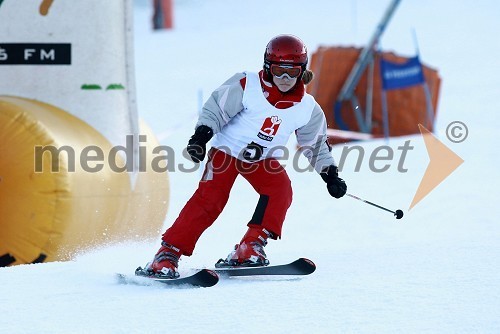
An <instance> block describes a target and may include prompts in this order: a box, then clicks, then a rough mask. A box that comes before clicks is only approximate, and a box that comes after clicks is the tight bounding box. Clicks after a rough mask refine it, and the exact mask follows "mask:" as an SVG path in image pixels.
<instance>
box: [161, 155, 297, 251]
mask: <svg viewBox="0 0 500 334" xmlns="http://www.w3.org/2000/svg"><path fill="white" fill-rule="evenodd" d="M238 174H241V175H242V176H243V177H244V178H245V179H246V180H247V181H248V182H249V183H250V184H251V185H252V186H253V188H254V189H255V190H256V191H257V193H259V194H260V199H259V202H258V203H257V207H256V209H255V212H254V214H253V216H252V218H251V219H250V221H249V222H248V226H249V227H252V226H259V227H262V228H265V229H266V230H268V231H269V232H271V233H272V234H273V237H274V238H275V239H276V238H278V237H280V236H281V227H282V226H283V221H284V220H285V215H286V212H287V210H288V208H289V207H290V204H291V203H292V187H291V183H290V179H289V178H288V175H287V173H286V171H285V169H284V168H283V167H282V166H281V164H280V163H279V162H278V161H277V160H276V159H265V160H261V161H258V162H255V163H247V162H243V161H241V160H238V159H236V158H234V157H231V156H230V155H228V154H226V153H224V152H222V151H220V150H217V149H214V148H212V149H211V150H210V152H209V154H208V162H207V166H206V168H205V172H204V175H203V178H202V180H201V181H200V183H199V185H198V189H197V190H196V192H195V193H194V194H193V196H192V197H191V199H189V201H188V202H187V203H186V205H185V206H184V208H183V209H182V211H181V213H180V214H179V217H178V218H177V219H176V220H175V222H174V224H173V225H172V226H171V227H170V228H169V229H168V230H167V231H166V232H165V233H164V234H163V238H162V239H163V241H165V242H167V243H169V244H171V245H173V246H175V247H178V248H179V249H180V250H181V251H182V254H183V255H188V256H189V255H191V254H193V250H194V247H195V245H196V242H197V241H198V238H199V237H200V236H201V234H202V233H203V232H204V231H205V230H206V229H207V228H208V227H210V226H211V225H212V224H213V222H214V221H215V220H216V219H217V217H218V216H219V214H220V213H221V212H222V210H223V209H224V206H225V205H226V203H227V200H228V198H229V192H230V191H231V188H232V186H233V184H234V181H235V180H236V177H237V176H238Z"/></svg>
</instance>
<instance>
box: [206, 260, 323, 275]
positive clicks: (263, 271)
mask: <svg viewBox="0 0 500 334" xmlns="http://www.w3.org/2000/svg"><path fill="white" fill-rule="evenodd" d="M315 270H316V265H315V264H314V262H312V261H311V260H309V259H306V258H300V259H298V260H295V261H293V262H291V263H288V264H281V265H273V266H259V267H244V266H237V267H235V266H229V265H227V263H226V262H225V261H224V260H222V259H221V260H219V261H218V262H217V263H216V264H215V270H214V271H215V272H216V273H217V274H219V275H221V276H227V277H234V276H259V275H265V276H269V275H309V274H312V273H313V272H314V271H315Z"/></svg>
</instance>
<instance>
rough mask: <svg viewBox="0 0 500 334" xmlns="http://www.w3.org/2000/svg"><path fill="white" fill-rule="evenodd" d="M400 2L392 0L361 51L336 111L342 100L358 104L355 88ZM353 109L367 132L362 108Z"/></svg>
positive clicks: (338, 101) (336, 105) (341, 92)
mask: <svg viewBox="0 0 500 334" xmlns="http://www.w3.org/2000/svg"><path fill="white" fill-rule="evenodd" d="M400 2H401V0H393V1H392V2H391V4H390V5H389V7H388V8H387V10H386V11H385V14H384V16H383V17H382V20H381V21H380V23H379V24H378V26H377V29H376V30H375V32H374V33H373V35H372V37H371V38H370V41H369V42H368V44H367V45H366V46H365V47H364V48H363V50H362V51H361V54H360V55H359V57H358V60H357V61H356V64H354V67H353V68H352V70H351V73H349V76H348V77H347V80H346V81H345V83H344V85H343V86H342V89H341V90H340V93H339V96H338V97H337V101H336V103H335V113H339V112H340V106H341V102H342V101H346V100H351V102H353V104H357V99H356V98H355V96H354V89H355V88H356V85H357V84H358V82H359V79H360V78H361V75H362V74H363V71H364V70H365V68H366V66H367V65H368V64H369V63H370V62H371V61H372V60H373V49H374V47H375V45H376V44H377V43H378V41H379V39H380V36H382V34H383V32H384V30H385V28H386V27H387V24H388V23H389V20H390V19H391V17H392V15H393V14H394V11H395V10H396V7H397V6H398V5H399V3H400ZM356 107H358V108H356ZM337 109H339V110H337ZM353 109H354V112H355V113H356V119H357V120H358V123H360V122H361V123H360V124H359V126H360V129H361V132H367V130H368V128H369V127H367V125H366V124H364V122H363V121H362V119H363V117H362V116H361V110H360V108H359V106H357V105H356V106H353Z"/></svg>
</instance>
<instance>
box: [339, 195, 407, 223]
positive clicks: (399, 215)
mask: <svg viewBox="0 0 500 334" xmlns="http://www.w3.org/2000/svg"><path fill="white" fill-rule="evenodd" d="M346 195H347V196H349V197H352V198H354V199H357V200H358V201H361V202H364V203H366V204H370V205H373V206H374V207H377V208H379V209H382V210H385V211H388V212H390V213H393V214H394V216H396V219H401V218H403V211H402V210H399V209H398V210H396V211H392V210H389V209H386V208H384V207H383V206H380V205H377V204H375V203H372V202H370V201H367V200H364V199H362V198H359V197H358V196H354V195H351V194H349V193H347V194H346Z"/></svg>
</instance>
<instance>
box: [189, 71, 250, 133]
mask: <svg viewBox="0 0 500 334" xmlns="http://www.w3.org/2000/svg"><path fill="white" fill-rule="evenodd" d="M244 77H245V74H244V73H237V74H235V75H233V76H232V77H231V78H229V79H228V80H227V81H226V82H224V83H223V84H222V86H220V87H219V88H217V89H216V90H215V91H214V92H213V93H212V94H211V95H210V97H209V98H208V100H207V102H205V104H204V105H203V109H202V111H201V114H200V117H199V118H198V123H197V124H196V127H198V126H200V125H206V126H208V127H210V128H211V129H212V130H213V131H214V134H215V133H218V132H220V130H221V129H222V128H223V127H224V125H226V124H227V123H228V122H229V120H230V119H231V118H233V117H234V116H236V114H238V113H239V112H240V111H241V110H243V103H242V101H243V88H242V87H241V84H240V80H241V79H242V78H244Z"/></svg>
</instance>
